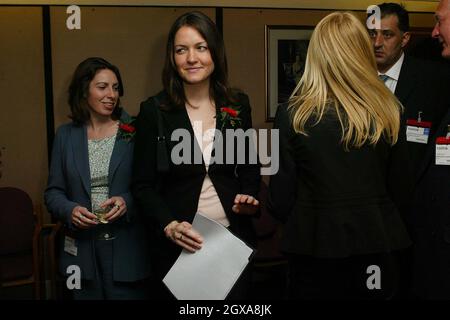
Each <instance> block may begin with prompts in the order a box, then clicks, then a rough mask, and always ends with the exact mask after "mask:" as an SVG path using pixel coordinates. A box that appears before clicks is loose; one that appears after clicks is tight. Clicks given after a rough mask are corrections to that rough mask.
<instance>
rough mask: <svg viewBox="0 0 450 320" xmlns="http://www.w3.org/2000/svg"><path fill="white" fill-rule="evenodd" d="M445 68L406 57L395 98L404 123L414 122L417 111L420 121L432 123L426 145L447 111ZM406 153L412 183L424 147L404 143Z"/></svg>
mask: <svg viewBox="0 0 450 320" xmlns="http://www.w3.org/2000/svg"><path fill="white" fill-rule="evenodd" d="M448 68H449V66H448V65H444V64H442V63H440V62H435V61H427V60H422V59H418V58H415V57H411V56H408V55H405V59H404V61H403V64H402V67H401V70H400V75H399V79H398V82H397V86H396V88H395V95H396V96H397V98H398V99H399V100H400V102H401V103H402V104H403V106H404V107H405V110H404V113H403V120H404V121H406V120H408V119H413V120H417V117H418V113H419V111H421V112H422V114H421V118H422V121H429V122H431V123H432V127H431V133H430V137H429V139H428V144H430V143H431V136H432V135H433V134H434V133H435V132H436V129H437V127H438V126H439V124H440V122H441V119H442V117H443V116H444V115H445V113H446V111H447V109H446V107H447V101H446V100H445V98H446V97H445V94H444V93H445V92H446V91H447V90H448V89H447V86H448V80H447V79H446V76H447V72H446V70H447V69H448ZM407 145H408V151H409V153H410V159H411V164H412V169H413V174H414V177H415V180H416V181H417V179H418V176H417V175H418V171H419V170H420V167H421V163H422V161H423V159H424V156H425V153H426V150H427V144H422V143H416V142H409V141H408V142H407Z"/></svg>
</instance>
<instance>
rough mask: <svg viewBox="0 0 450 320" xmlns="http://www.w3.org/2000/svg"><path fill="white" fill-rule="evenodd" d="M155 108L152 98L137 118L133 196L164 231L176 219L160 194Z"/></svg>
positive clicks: (146, 214) (144, 105)
mask: <svg viewBox="0 0 450 320" xmlns="http://www.w3.org/2000/svg"><path fill="white" fill-rule="evenodd" d="M156 108H157V106H155V105H154V104H153V103H152V100H150V99H149V100H147V101H145V102H143V103H141V107H140V111H139V115H138V117H137V119H136V135H135V147H134V163H133V177H132V193H133V196H134V197H135V199H136V202H137V203H138V205H139V207H140V209H141V211H142V215H143V216H145V217H147V218H151V219H152V220H154V221H153V222H156V223H158V224H159V225H160V226H161V227H162V228H164V227H165V226H166V225H167V224H169V223H170V222H171V221H173V220H175V218H174V217H173V215H172V214H171V212H170V210H169V207H168V206H167V205H166V203H165V201H164V199H163V198H162V197H161V196H160V194H159V193H158V191H157V188H158V179H159V177H158V173H157V170H156V150H157V135H158V124H157V115H156Z"/></svg>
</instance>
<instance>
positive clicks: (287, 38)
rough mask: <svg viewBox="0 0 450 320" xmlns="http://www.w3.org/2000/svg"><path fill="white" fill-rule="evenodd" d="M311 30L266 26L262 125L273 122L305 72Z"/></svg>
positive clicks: (296, 27)
mask: <svg viewBox="0 0 450 320" xmlns="http://www.w3.org/2000/svg"><path fill="white" fill-rule="evenodd" d="M313 29H314V27H311V26H273V25H266V30H265V33H266V48H265V58H266V121H273V120H274V118H275V113H276V111H277V107H278V105H279V104H281V103H284V102H286V101H287V100H288V99H289V97H290V95H291V93H292V91H293V90H294V88H295V86H296V84H297V83H298V81H299V80H300V78H301V76H302V75H303V71H304V70H305V62H306V53H307V50H308V45H309V39H310V37H311V34H312V32H313Z"/></svg>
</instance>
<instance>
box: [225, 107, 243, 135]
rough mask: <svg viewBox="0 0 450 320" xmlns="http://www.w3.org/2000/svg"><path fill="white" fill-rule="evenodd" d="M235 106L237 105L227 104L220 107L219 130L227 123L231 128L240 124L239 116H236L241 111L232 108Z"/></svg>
mask: <svg viewBox="0 0 450 320" xmlns="http://www.w3.org/2000/svg"><path fill="white" fill-rule="evenodd" d="M236 107H239V106H229V107H221V108H220V120H221V121H222V128H221V130H223V128H224V127H225V125H226V124H227V123H229V124H230V126H231V127H232V128H233V129H234V128H235V127H236V126H238V125H240V124H241V118H239V117H238V115H239V113H240V112H241V111H239V110H236V109H234V108H236Z"/></svg>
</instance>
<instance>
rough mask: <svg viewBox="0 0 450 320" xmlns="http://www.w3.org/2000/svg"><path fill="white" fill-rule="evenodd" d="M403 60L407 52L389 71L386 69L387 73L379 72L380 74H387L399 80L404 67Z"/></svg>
mask: <svg viewBox="0 0 450 320" xmlns="http://www.w3.org/2000/svg"><path fill="white" fill-rule="evenodd" d="M403 60H405V53H402V55H401V56H400V58H399V59H398V60H397V62H396V63H395V64H394V65H393V66H392V67H391V68H390V69H389V70H388V71H386V72H385V73H380V72H378V74H379V75H380V74H385V75H387V76H389V77H390V78H391V79H394V80H395V81H398V78H399V76H400V70H401V69H402V65H403Z"/></svg>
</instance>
